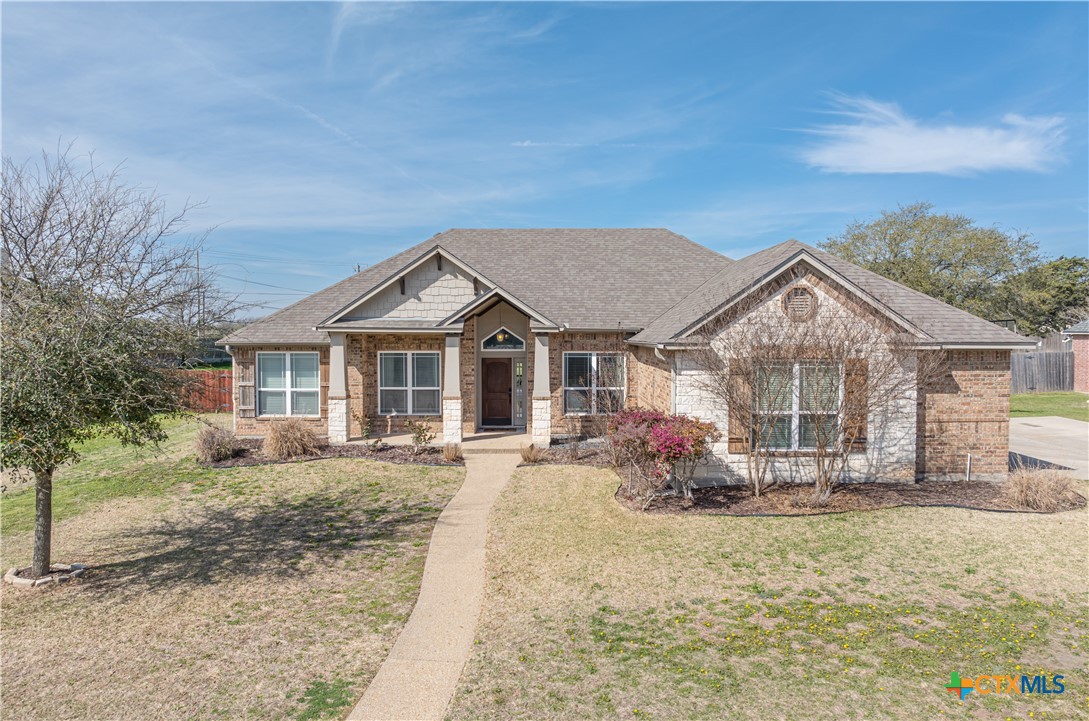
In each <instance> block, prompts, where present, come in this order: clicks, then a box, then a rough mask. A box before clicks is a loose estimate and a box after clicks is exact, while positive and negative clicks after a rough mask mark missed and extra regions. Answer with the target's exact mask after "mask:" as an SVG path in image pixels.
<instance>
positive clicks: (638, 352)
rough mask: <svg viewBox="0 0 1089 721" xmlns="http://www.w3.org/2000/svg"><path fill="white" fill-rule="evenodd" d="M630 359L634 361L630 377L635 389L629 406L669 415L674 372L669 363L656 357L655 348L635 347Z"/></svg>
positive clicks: (629, 396)
mask: <svg viewBox="0 0 1089 721" xmlns="http://www.w3.org/2000/svg"><path fill="white" fill-rule="evenodd" d="M628 358H630V359H631V361H632V363H631V366H630V368H629V369H628V376H629V377H630V378H631V379H632V380H633V383H632V385H633V386H634V388H635V391H634V392H629V394H628V405H629V406H640V407H642V408H653V409H654V410H657V411H662V412H664V413H669V412H670V410H671V408H672V405H673V372H672V369H671V364H670V363H669V361H668V360H665V361H663V360H661V359H660V358H658V356H656V355H654V349H653V348H644V347H641V346H640V347H633V348H632V349H631V351H630V352H629V353H628ZM667 359H668V356H667Z"/></svg>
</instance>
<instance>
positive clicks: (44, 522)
mask: <svg viewBox="0 0 1089 721" xmlns="http://www.w3.org/2000/svg"><path fill="white" fill-rule="evenodd" d="M34 480H35V483H34V561H33V563H32V564H31V567H30V572H31V575H33V576H34V577H35V578H37V577H39V576H44V575H46V574H47V573H49V564H50V558H49V556H50V546H51V545H52V540H53V469H52V468H50V469H49V470H47V471H34Z"/></svg>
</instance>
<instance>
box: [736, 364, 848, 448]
mask: <svg viewBox="0 0 1089 721" xmlns="http://www.w3.org/2000/svg"><path fill="white" fill-rule="evenodd" d="M841 372H842V371H841V368H840V366H839V365H838V364H836V363H818V362H809V361H802V362H797V363H781V364H775V365H771V366H768V367H767V368H764V369H761V370H760V372H758V373H757V374H756V385H757V388H756V389H755V393H754V396H755V403H756V408H755V409H754V411H755V412H754V417H755V420H756V423H755V428H754V429H753V434H754V436H756V435H757V434H758V435H759V438H760V444H761V445H762V446H763V447H764V448H767V449H769V450H805V449H810V450H812V449H815V448H817V447H818V445H821V444H823V445H824V446H825V447H828V446H831V445H832V444H833V443H834V442H835V440H836V436H837V435H838V433H839V406H840V403H841V401H842V399H843V394H842V385H843V384H842V383H841V379H840V376H841Z"/></svg>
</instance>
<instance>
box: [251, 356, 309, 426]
mask: <svg viewBox="0 0 1089 721" xmlns="http://www.w3.org/2000/svg"><path fill="white" fill-rule="evenodd" d="M318 372H319V363H318V354H317V353H258V354H257V415H259V416H320V415H321V405H320V400H319V394H320V390H319V381H318Z"/></svg>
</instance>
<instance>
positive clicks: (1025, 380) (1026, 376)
mask: <svg viewBox="0 0 1089 721" xmlns="http://www.w3.org/2000/svg"><path fill="white" fill-rule="evenodd" d="M1072 390H1074V353H1073V351H1014V352H1013V353H1011V354H1010V392H1011V393H1045V392H1048V391H1072Z"/></svg>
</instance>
